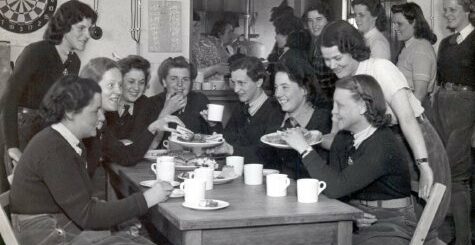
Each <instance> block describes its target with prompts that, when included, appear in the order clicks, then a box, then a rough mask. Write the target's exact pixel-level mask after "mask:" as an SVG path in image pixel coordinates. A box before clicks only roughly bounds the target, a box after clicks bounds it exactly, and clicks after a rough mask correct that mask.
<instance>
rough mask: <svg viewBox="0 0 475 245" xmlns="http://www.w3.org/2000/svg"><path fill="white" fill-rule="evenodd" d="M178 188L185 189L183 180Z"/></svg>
mask: <svg viewBox="0 0 475 245" xmlns="http://www.w3.org/2000/svg"><path fill="white" fill-rule="evenodd" d="M180 190H182V191H185V182H183V183H181V184H180Z"/></svg>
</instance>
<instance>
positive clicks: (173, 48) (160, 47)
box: [148, 0, 183, 53]
mask: <svg viewBox="0 0 475 245" xmlns="http://www.w3.org/2000/svg"><path fill="white" fill-rule="evenodd" d="M148 23H149V24H148V25H149V26H148V28H149V35H148V36H149V40H148V51H149V52H152V53H153V52H155V53H157V52H158V53H180V52H182V43H183V42H182V38H183V37H182V34H183V32H182V3H181V1H168V0H167V1H163V0H150V1H149V8H148Z"/></svg>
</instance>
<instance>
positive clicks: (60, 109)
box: [40, 75, 101, 125]
mask: <svg viewBox="0 0 475 245" xmlns="http://www.w3.org/2000/svg"><path fill="white" fill-rule="evenodd" d="M96 93H98V94H101V87H99V84H97V82H95V81H93V80H91V79H87V78H80V77H78V76H77V75H67V76H63V77H61V78H60V79H59V80H58V81H56V82H55V83H54V84H53V86H51V88H50V89H49V90H48V92H47V93H46V95H45V96H44V97H43V101H42V103H41V105H40V115H41V116H42V118H43V120H44V122H45V123H46V124H47V125H51V124H54V123H57V122H60V121H61V120H63V119H64V117H65V113H66V112H73V113H79V112H81V111H82V109H83V108H84V107H86V106H88V105H89V103H90V102H91V100H92V98H93V97H94V94H96Z"/></svg>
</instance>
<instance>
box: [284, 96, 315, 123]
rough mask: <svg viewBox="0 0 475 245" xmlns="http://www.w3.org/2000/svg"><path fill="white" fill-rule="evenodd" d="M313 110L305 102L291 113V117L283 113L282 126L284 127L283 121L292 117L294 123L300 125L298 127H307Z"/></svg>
mask: <svg viewBox="0 0 475 245" xmlns="http://www.w3.org/2000/svg"><path fill="white" fill-rule="evenodd" d="M314 111H315V109H314V108H313V107H312V106H310V105H309V104H308V103H307V102H305V104H304V105H303V106H301V107H299V108H298V109H297V111H295V113H293V115H290V114H289V113H285V116H284V121H283V122H282V126H284V123H285V120H287V118H289V117H293V118H294V119H295V121H297V122H298V123H299V125H300V127H303V128H305V127H307V124H308V122H309V121H310V119H311V118H312V115H313V112H314Z"/></svg>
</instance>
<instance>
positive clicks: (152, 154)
mask: <svg viewBox="0 0 475 245" xmlns="http://www.w3.org/2000/svg"><path fill="white" fill-rule="evenodd" d="M167 153H168V151H167V150H163V149H162V150H149V151H147V153H145V155H144V156H143V158H145V159H147V160H149V161H152V162H156V161H157V157H159V156H164V155H166V154H167Z"/></svg>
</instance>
